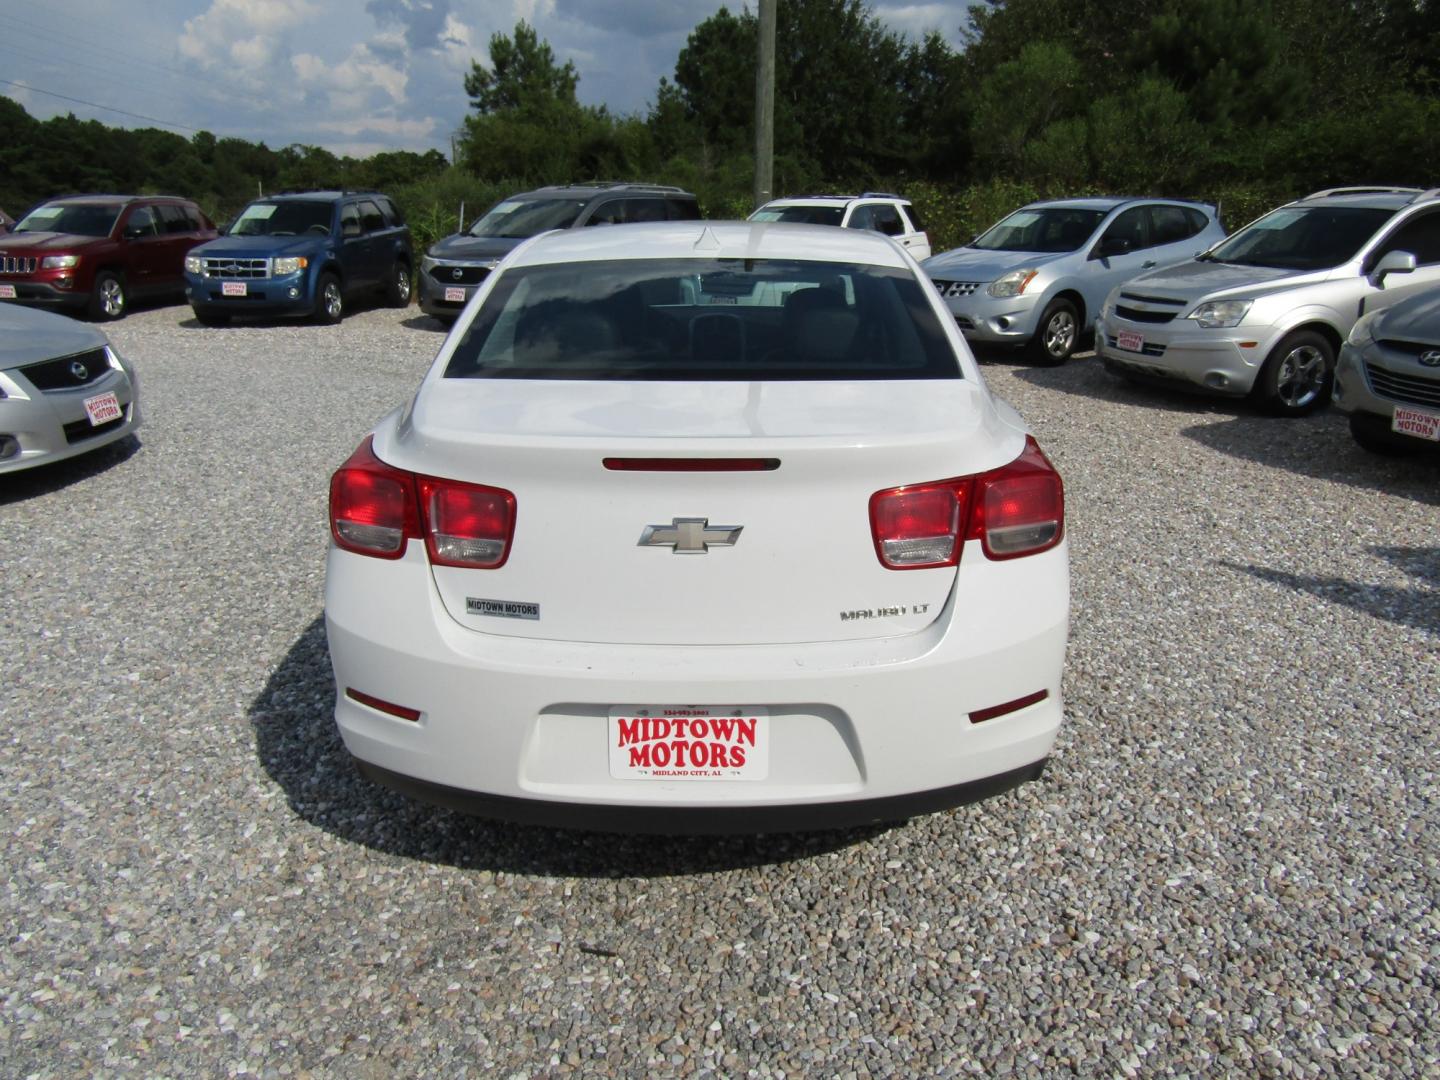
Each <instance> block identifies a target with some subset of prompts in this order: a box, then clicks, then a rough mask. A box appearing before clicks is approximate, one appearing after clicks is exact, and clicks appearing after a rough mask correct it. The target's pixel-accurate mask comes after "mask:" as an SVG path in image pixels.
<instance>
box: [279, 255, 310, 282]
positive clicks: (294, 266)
mask: <svg viewBox="0 0 1440 1080" xmlns="http://www.w3.org/2000/svg"><path fill="white" fill-rule="evenodd" d="M309 265H310V260H309V259H307V258H306V257H305V256H304V255H296V256H294V257H293V258H289V259H271V260H270V272H271V273H272V274H274V275H275V276H276V277H284V276H285V275H286V274H298V273H299V272H300V271H301V270H304V269H305V267H307V266H309Z"/></svg>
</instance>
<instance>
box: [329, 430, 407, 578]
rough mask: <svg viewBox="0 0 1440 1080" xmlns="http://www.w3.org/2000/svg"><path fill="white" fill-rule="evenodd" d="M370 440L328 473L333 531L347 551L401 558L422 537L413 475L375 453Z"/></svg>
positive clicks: (380, 556) (331, 528) (331, 532)
mask: <svg viewBox="0 0 1440 1080" xmlns="http://www.w3.org/2000/svg"><path fill="white" fill-rule="evenodd" d="M370 444H371V440H370V439H368V438H367V439H366V440H365V441H364V442H363V443H361V444H360V446H359V447H358V448H357V449H356V451H355V452H354V453H353V454H351V455H350V459H349V460H348V461H346V462H345V464H344V465H341V466H340V468H338V469H336V470H335V475H334V476H332V477H331V478H330V535H331V536H333V537H334V538H335V543H336V544H337V545H338V546H340V547H342V548H344V549H345V550H346V551H354V552H356V553H358V554H360V555H373V556H375V557H376V558H380V559H398V558H400V556H401V555H403V554H405V541H406V540H407V539H409V538H412V537H413V538H416V539H418V538H419V536H420V524H419V519H418V517H417V515H416V512H415V478H414V477H413V476H412V475H411V474H410V473H408V472H404V471H402V470H400V469H395V468H391V467H390V466H389V465H386V464H385V463H384V462H383V461H381V460H380V459H379V458H377V457H376V456H375V452H374V451H373V450H372V449H371V446H370Z"/></svg>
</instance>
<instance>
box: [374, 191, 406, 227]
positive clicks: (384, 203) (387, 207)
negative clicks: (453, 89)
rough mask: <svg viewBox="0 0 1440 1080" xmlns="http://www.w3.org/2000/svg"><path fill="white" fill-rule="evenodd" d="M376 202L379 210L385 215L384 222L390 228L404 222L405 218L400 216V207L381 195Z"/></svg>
mask: <svg viewBox="0 0 1440 1080" xmlns="http://www.w3.org/2000/svg"><path fill="white" fill-rule="evenodd" d="M375 201H376V203H378V204H379V206H380V212H381V213H382V214H384V215H385V224H386V225H389V226H391V227H392V228H398V227H399V226H401V225H404V224H405V219H404V218H403V217H401V216H400V209H399V207H397V206H396V205H395V204H394V203H393V202H391V201H390V200H389V199H387V198H385V197H384V196H383V195H382V196H380V197H379V198H377V199H376V200H375Z"/></svg>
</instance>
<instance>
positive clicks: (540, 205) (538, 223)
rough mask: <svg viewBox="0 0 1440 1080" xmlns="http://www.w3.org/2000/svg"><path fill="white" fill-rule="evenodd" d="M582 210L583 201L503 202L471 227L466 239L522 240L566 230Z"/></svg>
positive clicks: (530, 200)
mask: <svg viewBox="0 0 1440 1080" xmlns="http://www.w3.org/2000/svg"><path fill="white" fill-rule="evenodd" d="M584 209H585V200H584V199H507V200H506V201H505V202H502V203H499V204H498V205H496V206H494V207H492V208H491V209H490V210H489V211H488V212H487V213H486V214H485V216H484V217H482V218H481V219H480V220H479V221H477V222H475V224H474V225H471V226H470V235H471V236H498V237H502V238H504V239H506V240H524V239H526V238H527V237H530V236H534V235H535V234H536V233H542V232H548V231H549V230H550V229H568V228H569V227H570V226H571V225H574V224H575V219H576V218H578V217H579V216H580V211H581V210H584Z"/></svg>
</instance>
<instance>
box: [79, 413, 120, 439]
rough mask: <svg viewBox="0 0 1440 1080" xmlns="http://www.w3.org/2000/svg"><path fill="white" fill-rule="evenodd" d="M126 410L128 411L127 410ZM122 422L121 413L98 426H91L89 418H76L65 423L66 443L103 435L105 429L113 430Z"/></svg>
mask: <svg viewBox="0 0 1440 1080" xmlns="http://www.w3.org/2000/svg"><path fill="white" fill-rule="evenodd" d="M126 411H127V412H128V410H126ZM123 423H125V417H124V416H123V415H121V416H117V417H116V418H115V419H114V420H107V421H105V423H103V424H101V425H100V426H99V427H91V426H90V421H89V420H76V421H74V422H73V423H70V424H66V425H65V441H66V442H68V443H77V442H84V441H85V440H86V439H93V438H95V437H96V436H97V435H104V434H105V433H106V432H107V431H114V430H115V429H116V428H117V427H119V426H120V425H122V424H123Z"/></svg>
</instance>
